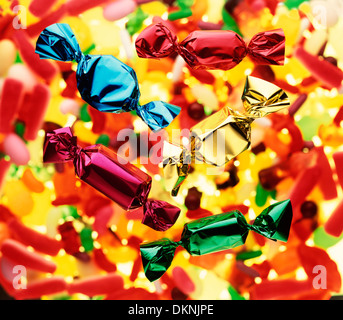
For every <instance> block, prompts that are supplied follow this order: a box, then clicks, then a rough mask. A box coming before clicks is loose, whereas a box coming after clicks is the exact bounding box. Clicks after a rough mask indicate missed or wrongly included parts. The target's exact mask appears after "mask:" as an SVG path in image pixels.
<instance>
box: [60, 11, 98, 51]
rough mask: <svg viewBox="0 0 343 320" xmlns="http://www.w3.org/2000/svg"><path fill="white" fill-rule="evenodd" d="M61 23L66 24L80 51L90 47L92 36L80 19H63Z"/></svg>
mask: <svg viewBox="0 0 343 320" xmlns="http://www.w3.org/2000/svg"><path fill="white" fill-rule="evenodd" d="M61 23H68V24H69V25H70V27H71V29H72V30H73V32H74V33H75V35H76V38H77V42H78V43H79V45H80V48H81V51H85V50H87V49H88V48H89V47H90V46H91V45H92V43H93V42H92V34H91V31H90V28H89V27H88V25H87V24H86V23H85V22H84V21H83V20H82V19H80V18H77V17H65V18H64V19H63V20H62V21H61Z"/></svg>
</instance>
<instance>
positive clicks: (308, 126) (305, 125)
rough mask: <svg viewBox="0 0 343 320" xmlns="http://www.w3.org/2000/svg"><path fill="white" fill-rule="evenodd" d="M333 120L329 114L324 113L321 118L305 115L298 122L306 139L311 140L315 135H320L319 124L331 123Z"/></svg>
mask: <svg viewBox="0 0 343 320" xmlns="http://www.w3.org/2000/svg"><path fill="white" fill-rule="evenodd" d="M331 121H332V119H331V118H330V116H329V115H328V114H323V115H322V116H321V117H320V118H315V117H311V116H303V117H302V118H301V119H300V120H299V121H297V123H296V124H297V126H298V127H299V129H300V131H301V133H302V135H303V137H304V140H305V141H311V140H312V138H313V137H314V136H316V135H318V129H319V126H320V125H321V124H329V123H330V122H331Z"/></svg>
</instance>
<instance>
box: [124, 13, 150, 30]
mask: <svg viewBox="0 0 343 320" xmlns="http://www.w3.org/2000/svg"><path fill="white" fill-rule="evenodd" d="M148 17H149V15H148V14H147V13H145V12H144V11H143V10H142V8H141V7H138V9H137V10H136V11H135V12H134V13H132V14H130V15H129V20H128V22H127V23H126V30H127V31H128V33H129V34H130V36H133V35H134V34H135V33H137V32H139V30H141V29H142V27H143V23H144V20H145V19H146V18H148Z"/></svg>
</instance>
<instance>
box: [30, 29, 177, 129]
mask: <svg viewBox="0 0 343 320" xmlns="http://www.w3.org/2000/svg"><path fill="white" fill-rule="evenodd" d="M36 53H38V54H39V56H40V58H41V59H54V60H59V61H73V60H75V61H76V62H77V63H78V66H77V71H76V79H77V88H78V90H79V92H80V94H81V97H82V99H83V100H85V101H86V102H87V103H88V104H89V105H91V106H92V107H94V108H95V109H97V110H99V111H102V112H113V113H122V112H130V111H132V110H134V111H136V112H137V114H138V115H139V116H140V117H141V118H142V119H143V121H144V122H145V123H146V124H147V125H148V126H149V127H150V129H152V130H154V131H156V130H159V129H161V128H165V127H167V126H168V125H169V124H170V122H171V121H173V119H174V118H175V117H176V116H177V115H178V114H179V112H180V108H179V107H177V106H174V105H171V104H168V103H166V102H163V101H153V102H149V103H148V104H145V105H142V106H141V105H140V104H139V97H140V90H139V85H138V81H137V76H136V73H135V71H134V70H133V69H132V68H131V67H129V66H127V65H126V64H124V63H123V62H121V61H119V60H118V59H116V58H115V57H113V56H110V55H89V54H86V55H84V54H83V53H82V52H81V49H80V47H79V44H78V42H77V40H76V38H75V35H74V33H73V31H72V30H71V28H70V26H69V25H68V24H64V23H56V24H53V25H51V26H49V27H47V28H46V29H44V30H43V31H42V33H41V34H40V36H39V38H38V40H37V44H36Z"/></svg>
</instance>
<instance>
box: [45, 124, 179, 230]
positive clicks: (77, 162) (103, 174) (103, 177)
mask: <svg viewBox="0 0 343 320" xmlns="http://www.w3.org/2000/svg"><path fill="white" fill-rule="evenodd" d="M43 161H44V162H45V163H61V162H66V161H73V163H74V166H75V173H76V175H77V176H78V177H79V178H80V179H81V180H83V181H84V182H86V183H88V184H89V185H91V186H92V187H94V188H95V189H97V190H98V191H100V192H101V193H103V194H104V195H105V196H107V197H108V198H110V199H111V200H113V201H114V202H116V203H117V204H118V205H120V206H121V207H122V208H123V209H125V210H132V209H136V208H139V207H143V212H144V214H143V220H142V223H143V224H145V225H147V226H149V227H151V228H153V229H155V230H157V231H165V230H167V229H169V228H170V227H171V226H173V225H174V223H175V222H176V220H177V218H178V216H179V214H180V209H179V208H177V207H175V206H173V205H171V204H169V203H167V202H165V201H159V200H148V199H147V198H148V194H149V192H150V188H151V181H152V179H151V177H150V176H149V175H148V174H146V173H145V172H143V171H141V170H140V169H138V168H137V167H135V166H134V165H132V164H130V163H128V162H127V161H126V160H125V159H122V158H120V157H119V156H118V155H117V154H116V153H115V152H113V151H112V150H110V149H108V148H106V147H104V146H102V145H93V146H88V147H85V148H81V147H79V146H78V145H77V138H76V137H75V136H73V134H72V132H71V129H70V128H61V129H57V130H54V131H53V132H50V133H47V134H46V139H45V142H44V155H43Z"/></svg>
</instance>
